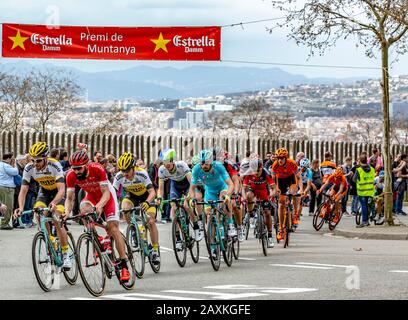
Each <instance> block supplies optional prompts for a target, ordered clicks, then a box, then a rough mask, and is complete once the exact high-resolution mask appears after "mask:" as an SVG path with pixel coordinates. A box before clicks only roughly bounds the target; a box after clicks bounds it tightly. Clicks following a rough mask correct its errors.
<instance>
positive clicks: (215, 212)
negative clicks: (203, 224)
mask: <svg viewBox="0 0 408 320" xmlns="http://www.w3.org/2000/svg"><path fill="white" fill-rule="evenodd" d="M220 203H224V201H222V200H217V201H212V200H210V201H208V202H205V201H203V202H197V204H198V205H203V204H204V205H209V206H210V207H211V212H210V217H209V219H208V221H212V222H213V223H214V226H215V232H216V235H217V237H218V239H220V248H221V251H225V247H224V243H223V241H221V239H222V237H221V230H220V227H219V226H220V223H222V222H223V219H224V212H222V211H220V210H219V209H218V208H217V207H216V206H217V204H220ZM211 232H212V230H208V234H209V237H210V238H211ZM224 236H225V230H224Z"/></svg>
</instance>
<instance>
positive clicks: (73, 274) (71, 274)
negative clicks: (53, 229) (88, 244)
mask: <svg viewBox="0 0 408 320" xmlns="http://www.w3.org/2000/svg"><path fill="white" fill-rule="evenodd" d="M67 235H68V246H69V258H70V259H71V261H72V267H71V269H70V270H69V271H65V270H64V269H62V272H63V273H64V277H65V280H67V282H68V283H69V284H70V285H74V284H75V283H76V281H77V279H78V265H77V258H76V244H75V240H74V237H73V236H72V234H71V232H67Z"/></svg>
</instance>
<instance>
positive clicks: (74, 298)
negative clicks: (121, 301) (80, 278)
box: [69, 297, 100, 300]
mask: <svg viewBox="0 0 408 320" xmlns="http://www.w3.org/2000/svg"><path fill="white" fill-rule="evenodd" d="M69 300H100V299H98V298H80V297H78V298H69Z"/></svg>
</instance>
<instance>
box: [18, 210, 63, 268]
mask: <svg viewBox="0 0 408 320" xmlns="http://www.w3.org/2000/svg"><path fill="white" fill-rule="evenodd" d="M46 212H50V209H49V208H35V209H32V210H28V211H24V212H23V213H22V215H29V214H32V213H36V214H38V216H39V217H40V223H39V225H38V231H41V232H42V233H43V234H44V238H45V244H46V246H47V248H50V251H51V254H52V256H53V258H54V259H55V264H56V265H57V267H62V265H63V262H62V258H61V255H59V254H58V252H57V251H56V250H55V247H54V244H53V243H52V241H51V240H50V233H49V232H48V229H47V223H49V222H51V223H54V222H60V220H57V219H55V218H54V217H47V216H45V215H44V213H46ZM19 221H20V222H21V216H20V217H19Z"/></svg>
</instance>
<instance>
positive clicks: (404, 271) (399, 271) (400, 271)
mask: <svg viewBox="0 0 408 320" xmlns="http://www.w3.org/2000/svg"><path fill="white" fill-rule="evenodd" d="M388 272H395V273H408V270H390V271H388Z"/></svg>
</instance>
